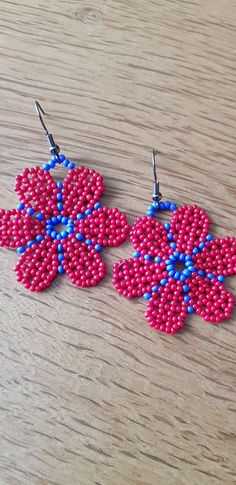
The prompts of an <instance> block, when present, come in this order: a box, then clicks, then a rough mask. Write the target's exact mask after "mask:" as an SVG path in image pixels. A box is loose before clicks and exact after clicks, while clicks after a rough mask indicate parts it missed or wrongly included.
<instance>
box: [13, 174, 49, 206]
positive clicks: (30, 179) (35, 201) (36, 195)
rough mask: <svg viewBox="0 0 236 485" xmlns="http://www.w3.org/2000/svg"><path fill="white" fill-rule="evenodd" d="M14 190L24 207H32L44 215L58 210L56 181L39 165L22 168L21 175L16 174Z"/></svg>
mask: <svg viewBox="0 0 236 485" xmlns="http://www.w3.org/2000/svg"><path fill="white" fill-rule="evenodd" d="M15 191H16V193H17V194H18V197H19V199H20V201H21V202H22V203H23V204H24V205H25V206H26V207H33V209H34V210H35V211H37V212H41V213H42V214H44V215H48V214H52V213H55V211H56V212H58V210H57V205H56V194H57V191H58V190H57V186H56V183H55V182H54V180H53V179H52V177H51V175H50V173H49V172H47V171H45V170H43V169H42V168H40V167H34V168H24V169H23V172H22V175H17V176H16V185H15Z"/></svg>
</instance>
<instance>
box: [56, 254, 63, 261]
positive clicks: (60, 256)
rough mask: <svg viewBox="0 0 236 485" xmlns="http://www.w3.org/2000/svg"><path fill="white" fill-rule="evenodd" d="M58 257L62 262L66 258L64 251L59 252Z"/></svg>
mask: <svg viewBox="0 0 236 485" xmlns="http://www.w3.org/2000/svg"><path fill="white" fill-rule="evenodd" d="M57 259H58V261H60V262H61V261H63V259H64V254H62V253H60V254H58V255H57Z"/></svg>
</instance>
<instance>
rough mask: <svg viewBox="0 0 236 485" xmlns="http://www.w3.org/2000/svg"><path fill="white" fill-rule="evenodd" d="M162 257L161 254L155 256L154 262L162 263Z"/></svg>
mask: <svg viewBox="0 0 236 485" xmlns="http://www.w3.org/2000/svg"><path fill="white" fill-rule="evenodd" d="M161 261H162V259H161V258H160V256H155V258H154V262H155V263H161Z"/></svg>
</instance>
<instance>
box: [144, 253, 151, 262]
mask: <svg viewBox="0 0 236 485" xmlns="http://www.w3.org/2000/svg"><path fill="white" fill-rule="evenodd" d="M144 259H146V261H150V259H152V257H151V256H150V254H144Z"/></svg>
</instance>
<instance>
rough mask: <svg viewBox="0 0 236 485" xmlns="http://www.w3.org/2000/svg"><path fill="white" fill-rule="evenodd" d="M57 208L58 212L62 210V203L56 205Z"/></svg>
mask: <svg viewBox="0 0 236 485" xmlns="http://www.w3.org/2000/svg"><path fill="white" fill-rule="evenodd" d="M57 208H58V210H59V211H61V210H62V209H63V205H62V202H58V203H57Z"/></svg>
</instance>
